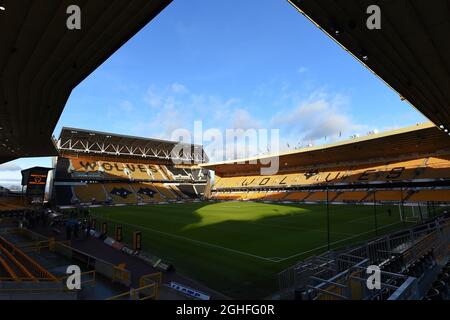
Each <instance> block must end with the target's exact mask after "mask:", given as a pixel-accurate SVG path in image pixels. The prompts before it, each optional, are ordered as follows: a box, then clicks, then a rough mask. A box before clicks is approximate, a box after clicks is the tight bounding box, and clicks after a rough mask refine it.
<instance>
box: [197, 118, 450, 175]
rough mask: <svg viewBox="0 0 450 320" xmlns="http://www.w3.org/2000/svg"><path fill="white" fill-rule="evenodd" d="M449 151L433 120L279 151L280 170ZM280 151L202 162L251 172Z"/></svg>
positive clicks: (222, 170)
mask: <svg viewBox="0 0 450 320" xmlns="http://www.w3.org/2000/svg"><path fill="white" fill-rule="evenodd" d="M439 152H442V153H449V152H450V139H449V137H448V136H447V134H446V133H445V132H443V131H442V130H439V129H438V128H437V127H436V126H435V125H433V124H432V123H431V122H428V123H424V124H418V125H415V126H412V127H408V128H404V129H398V130H394V131H389V132H385V133H379V134H374V135H368V136H364V137H360V138H355V139H352V140H347V141H342V142H338V143H335V144H330V145H323V146H318V147H310V148H305V149H302V150H296V151H291V152H287V153H281V154H279V158H278V161H279V166H280V170H283V171H289V170H293V169H296V168H298V167H311V166H320V165H329V164H333V165H334V166H336V167H338V166H339V165H344V164H345V165H349V164H351V163H358V162H370V163H375V162H383V161H386V160H387V159H401V160H409V159H414V158H416V157H418V156H419V155H422V154H423V155H426V154H431V153H432V154H436V153H439ZM276 158H277V155H266V156H261V157H255V158H248V159H245V160H234V161H226V162H221V163H210V164H204V165H202V166H203V167H204V168H205V169H209V170H214V171H215V172H216V174H218V175H220V176H222V175H225V176H235V175H250V174H255V173H258V172H259V171H260V168H261V167H266V168H267V167H269V165H267V163H269V161H271V160H274V159H276Z"/></svg>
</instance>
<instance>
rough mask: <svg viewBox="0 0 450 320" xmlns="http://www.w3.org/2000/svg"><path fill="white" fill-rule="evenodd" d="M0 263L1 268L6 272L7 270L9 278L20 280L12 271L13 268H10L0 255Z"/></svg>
mask: <svg viewBox="0 0 450 320" xmlns="http://www.w3.org/2000/svg"><path fill="white" fill-rule="evenodd" d="M0 265H1V266H2V267H3V269H5V270H6V272H8V274H9V275H10V276H11V278H12V279H13V280H14V281H17V282H20V281H21V280H20V279H19V277H18V276H17V274H16V273H15V272H14V270H13V269H11V267H10V266H9V265H8V263H7V262H6V261H5V259H3V258H2V257H1V256H0ZM0 281H1V279H0Z"/></svg>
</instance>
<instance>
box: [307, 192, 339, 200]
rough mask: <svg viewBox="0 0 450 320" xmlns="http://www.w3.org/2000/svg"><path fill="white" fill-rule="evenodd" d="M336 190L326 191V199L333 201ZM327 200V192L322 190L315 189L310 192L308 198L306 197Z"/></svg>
mask: <svg viewBox="0 0 450 320" xmlns="http://www.w3.org/2000/svg"><path fill="white" fill-rule="evenodd" d="M336 196H337V192H331V191H330V192H328V200H329V201H333V199H334V198H336ZM326 200H327V193H326V192H323V191H316V192H312V193H311V194H310V195H309V197H308V198H306V201H326Z"/></svg>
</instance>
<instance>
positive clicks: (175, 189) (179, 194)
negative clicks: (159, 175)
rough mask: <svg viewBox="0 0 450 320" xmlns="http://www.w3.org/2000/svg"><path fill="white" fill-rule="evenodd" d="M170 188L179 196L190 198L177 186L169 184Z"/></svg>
mask: <svg viewBox="0 0 450 320" xmlns="http://www.w3.org/2000/svg"><path fill="white" fill-rule="evenodd" d="M169 188H170V190H171V191H172V193H173V194H175V195H176V196H177V197H178V198H180V199H188V198H189V197H188V196H186V195H185V194H184V193H183V192H181V191H180V189H178V187H177V186H174V185H169Z"/></svg>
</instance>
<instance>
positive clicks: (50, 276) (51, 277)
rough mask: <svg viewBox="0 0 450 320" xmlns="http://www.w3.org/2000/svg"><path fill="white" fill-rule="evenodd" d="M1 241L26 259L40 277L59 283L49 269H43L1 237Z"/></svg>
mask: <svg viewBox="0 0 450 320" xmlns="http://www.w3.org/2000/svg"><path fill="white" fill-rule="evenodd" d="M0 241H3V242H4V243H5V244H7V245H8V246H9V247H10V248H11V249H12V250H13V251H14V252H16V253H18V254H19V255H20V256H21V257H22V258H23V259H25V260H26V261H27V262H28V263H30V264H31V265H32V267H33V268H34V269H35V271H37V272H38V273H39V275H43V276H44V278H48V279H49V280H52V281H58V279H57V278H56V277H55V276H54V275H53V274H51V273H50V272H49V271H47V269H45V268H44V267H42V266H41V265H40V264H39V263H37V262H36V261H35V260H34V259H32V258H31V257H30V256H29V255H27V254H25V253H24V252H23V251H22V250H20V249H19V248H18V247H16V246H15V245H13V244H12V243H11V242H9V241H8V240H6V239H5V238H3V237H2V236H0Z"/></svg>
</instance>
